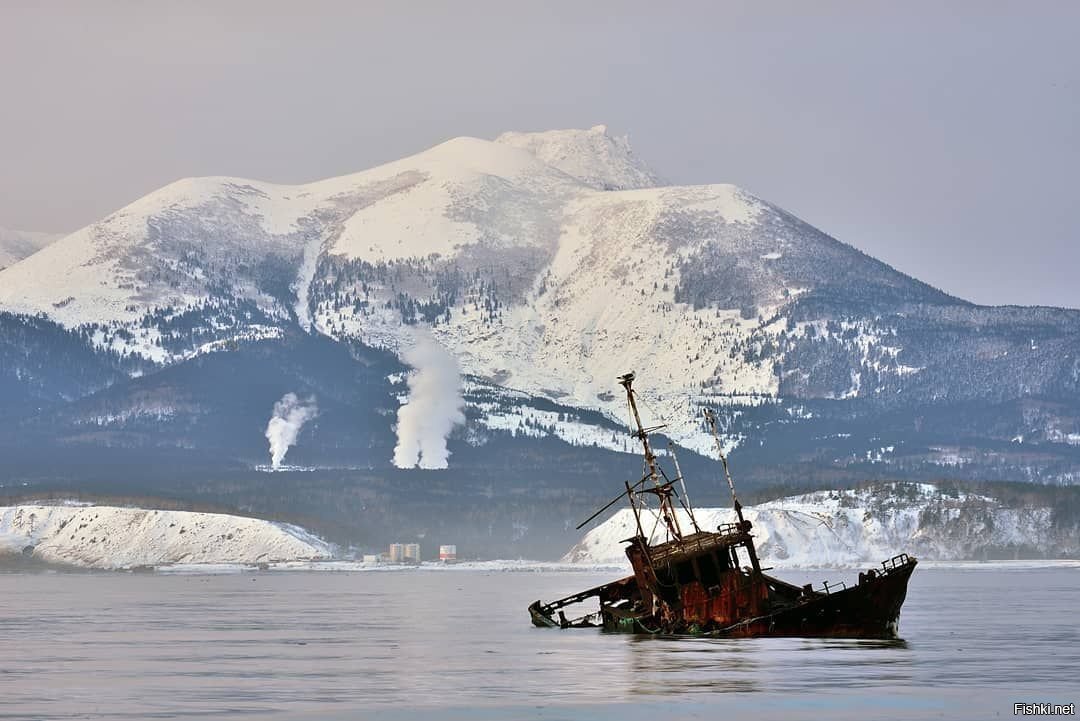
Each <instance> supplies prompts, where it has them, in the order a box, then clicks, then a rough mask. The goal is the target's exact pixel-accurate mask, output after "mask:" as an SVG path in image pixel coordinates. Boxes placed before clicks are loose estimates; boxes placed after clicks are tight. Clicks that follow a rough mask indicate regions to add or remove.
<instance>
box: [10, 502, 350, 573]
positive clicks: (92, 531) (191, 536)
mask: <svg viewBox="0 0 1080 721" xmlns="http://www.w3.org/2000/svg"><path fill="white" fill-rule="evenodd" d="M0 553H17V554H18V553H21V554H24V555H28V556H31V557H33V558H34V559H38V560H41V561H44V562H47V563H58V564H66V565H73V566H81V567H85V568H101V569H122V568H134V567H139V566H157V565H164V564H179V563H183V564H207V563H215V564H222V563H228V564H240V563H264V562H266V563H269V562H273V561H297V560H322V559H327V558H330V557H331V555H332V553H331V548H330V546H329V545H328V544H327V543H326V542H325V541H323V540H321V539H319V538H317V537H315V536H313V535H311V534H310V533H307V532H306V531H304V530H303V529H301V528H299V527H297V526H291V525H287V524H281V523H273V522H270V521H263V520H259V519H255V518H244V517H241V516H231V515H226V514H220V513H195V512H189V511H155V510H145V509H139V508H119V507H115V506H86V505H19V506H7V507H0Z"/></svg>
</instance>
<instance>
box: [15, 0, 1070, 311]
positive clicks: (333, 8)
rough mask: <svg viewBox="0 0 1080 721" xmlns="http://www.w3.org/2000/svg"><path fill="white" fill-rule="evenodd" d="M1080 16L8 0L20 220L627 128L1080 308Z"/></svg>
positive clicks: (988, 277)
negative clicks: (469, 138)
mask: <svg viewBox="0 0 1080 721" xmlns="http://www.w3.org/2000/svg"><path fill="white" fill-rule="evenodd" d="M1077 20H1080V6H1077V5H1074V4H1070V3H1054V2H1040V3H1037V4H1020V3H995V4H992V5H991V4H985V3H951V4H949V5H947V6H938V5H936V4H931V3H915V4H913V5H912V4H908V5H903V6H897V5H892V4H884V3H858V4H855V3H831V2H830V3H815V4H813V5H812V6H810V5H804V4H798V3H771V4H767V5H759V4H756V3H744V2H733V3H723V4H720V5H713V4H706V3H681V4H677V5H676V6H674V7H671V6H667V7H664V8H661V7H658V6H654V5H651V4H645V3H594V4H590V5H588V6H583V7H579V6H577V5H574V4H569V3H555V4H546V5H544V6H542V7H540V6H508V7H507V6H503V5H500V4H497V3H486V2H485V3H470V4H468V5H464V6H463V5H454V6H451V5H443V4H430V5H416V4H413V5H405V6H398V5H394V4H388V3H387V4H384V3H367V4H363V5H353V4H348V3H336V2H322V3H318V4H315V5H311V6H304V8H300V6H298V5H290V4H287V3H245V2H237V3H232V4H229V5H226V6H218V5H216V4H213V3H208V2H194V3H184V4H177V3H174V4H154V5H141V4H137V3H129V2H119V1H117V2H101V3H95V4H93V5H89V4H87V5H82V4H78V3H63V2H58V3H48V4H37V3H29V2H11V3H5V4H4V5H3V6H0V59H2V61H3V62H2V68H0V79H2V80H3V85H4V88H5V101H6V104H7V105H8V108H9V112H7V113H5V114H4V115H3V116H0V141H2V142H3V143H4V147H3V151H4V152H3V154H2V156H0V157H3V158H4V167H5V172H4V173H2V174H0V226H2V227H8V228H19V229H24V230H39V231H48V232H61V231H71V230H74V229H76V228H78V227H81V226H83V225H86V224H88V223H91V222H94V221H96V220H98V219H100V218H102V217H104V216H106V215H107V214H109V213H110V212H112V211H114V210H116V209H117V208H120V207H122V206H123V205H125V204H127V203H130V202H132V201H134V200H136V199H137V198H139V197H141V196H142V195H145V194H146V193H149V192H151V191H153V190H155V189H156V188H159V187H161V186H163V185H165V184H167V183H169V182H171V181H173V180H175V179H177V178H180V177H187V176H199V175H232V176H240V177H247V178H254V179H259V180H265V181H269V182H280V183H299V182H306V181H311V180H316V179H320V178H325V177H329V176H333V175H341V174H345V173H350V172H355V171H359V170H363V169H366V168H369V167H372V166H374V165H377V164H379V163H382V162H386V161H390V160H393V159H396V158H398V157H402V156H405V155H409V154H413V153H416V152H419V151H422V150H424V149H425V148H427V147H430V146H432V145H435V144H437V143H439V142H442V141H444V140H446V139H448V138H451V137H455V136H459V135H473V136H477V137H483V138H489V139H490V138H494V137H495V136H497V135H498V134H499V133H501V132H503V131H505V130H544V129H552V128H564V127H581V128H584V127H589V126H592V125H595V124H598V123H604V124H607V125H608V126H609V128H610V130H611V132H612V134H617V135H621V134H628V135H629V136H630V139H631V142H632V144H633V146H634V148H635V150H636V152H637V154H638V155H639V156H640V157H641V158H642V159H643V160H644V161H645V162H646V163H648V164H649V165H650V166H651V167H652V168H653V169H654V170H655V171H656V172H658V173H659V174H660V175H661V176H663V177H664V178H665V179H666V180H667V181H668V182H670V183H672V184H697V183H720V182H730V183H734V184H737V185H740V186H742V187H744V188H746V189H747V190H749V191H750V192H752V193H755V194H756V195H759V196H760V197H762V198H764V199H766V200H768V201H770V202H772V203H775V204H777V205H779V206H781V207H783V208H785V209H787V210H789V211H791V212H792V213H795V214H796V215H798V216H799V217H801V218H803V219H804V220H805V221H807V222H808V223H810V224H812V225H814V226H816V227H818V228H820V229H822V230H824V231H825V232H827V233H829V234H831V235H833V236H835V237H836V238H838V239H840V240H842V241H844V242H846V243H849V244H851V245H854V246H855V247H857V248H859V249H861V250H863V251H864V252H866V253H868V254H870V255H873V256H874V257H877V258H879V259H881V260H883V261H885V262H887V263H889V264H890V265H893V266H894V267H896V268H897V269H898V270H901V271H903V272H905V273H907V274H909V275H912V276H915V277H917V278H919V279H920V280H924V281H926V282H928V283H930V284H932V285H934V286H937V287H939V288H941V289H943V290H945V291H946V292H949V293H951V294H954V295H957V296H960V297H962V298H966V299H969V300H972V301H975V302H980V303H988V304H1010V303H1012V304H1045V305H1062V306H1071V307H1080V290H1078V289H1077V288H1076V286H1075V283H1074V281H1073V277H1072V275H1073V271H1072V269H1073V267H1074V266H1075V265H1076V264H1077V262H1078V261H1080V244H1077V243H1076V242H1075V240H1076V237H1077V227H1078V221H1077V220H1076V218H1075V215H1074V214H1073V213H1072V205H1073V203H1074V196H1075V192H1074V187H1075V181H1074V180H1073V177H1072V172H1073V168H1074V167H1076V166H1077V165H1078V162H1080V137H1078V136H1080V92H1078V85H1077V80H1078V79H1080V78H1078V75H1080V50H1078V49H1077V48H1076V44H1075V42H1073V41H1072V37H1071V36H1072V34H1073V33H1072V30H1073V28H1075V27H1077Z"/></svg>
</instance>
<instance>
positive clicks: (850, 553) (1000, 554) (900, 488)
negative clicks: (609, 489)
mask: <svg viewBox="0 0 1080 721" xmlns="http://www.w3.org/2000/svg"><path fill="white" fill-rule="evenodd" d="M743 514H744V517H745V518H746V519H747V520H749V521H750V522H751V523H753V525H754V529H753V533H754V536H755V542H756V544H757V549H758V555H759V556H760V557H761V559H762V564H763V565H765V566H775V567H778V568H785V567H788V568H798V567H803V568H813V567H829V566H845V567H851V566H862V565H866V564H868V563H869V564H876V563H878V562H880V561H882V560H885V559H888V558H891V557H892V556H894V555H896V554H897V553H908V554H911V555H914V556H916V557H918V558H920V559H925V560H942V561H946V560H965V559H972V558H985V557H987V556H989V557H991V558H1009V557H1011V556H1010V555H1009V554H1010V553H1015V552H1017V551H1019V552H1021V553H1031V552H1032V551H1034V552H1037V553H1042V554H1045V555H1049V556H1052V557H1053V556H1059V555H1061V556H1071V555H1075V554H1076V553H1077V551H1078V550H1080V549H1078V546H1080V544H1078V542H1077V541H1076V539H1072V541H1071V548H1070V547H1068V541H1067V540H1064V541H1063V539H1062V538H1060V537H1059V534H1058V533H1057V532H1056V531H1055V529H1054V528H1053V518H1052V515H1053V514H1052V511H1051V509H1049V508H1038V507H1036V508H1023V509H1017V508H1007V507H1005V506H1004V505H1003V504H1002V503H1000V502H999V501H996V500H995V499H993V498H989V497H986V496H978V495H973V494H968V493H962V492H957V493H950V492H943V491H941V490H940V489H938V488H937V487H936V486H934V485H930V484H898V483H890V484H883V485H880V486H875V487H872V488H862V489H857V490H845V491H823V492H818V493H811V494H807V495H802V496H793V497H789V498H782V499H780V500H776V501H770V502H768V503H763V504H761V505H758V506H748V507H745V508H744V509H743ZM695 516H696V518H697V520H698V523H699V525H700V526H701V529H702V530H715V529H716V527H717V526H719V525H720V524H723V523H731V522H733V521H734V520H735V514H734V511H732V510H731V509H730V508H701V509H696V510H695ZM654 520H655V519H654V518H653V517H651V516H648V528H647V529H646V531H647V532H649V531H651V530H652V529H653V525H654ZM680 524H681V525H682V527H683V529H684V531H685V530H686V529H689V528H690V521H689V519H688V518H687V516H686V514H685V513H684V512H682V511H681V510H680ZM636 533H637V531H636V529H635V525H634V517H633V514H632V513H631V512H630V510H629V509H624V510H621V511H619V512H618V513H616V514H615V515H614V516H612V517H611V518H610V519H608V520H607V521H605V522H604V523H602V524H601V525H599V526H597V527H596V528H594V529H592V530H591V531H589V532H588V533H586V534H585V536H584V537H583V538H582V539H581V541H579V542H578V543H577V544H576V545H575V546H574V547H573V548H571V549H570V551H569V552H568V553H567V554H566V556H565V557H564V558H563V560H564V561H567V562H576V563H586V564H601V563H611V564H624V565H626V564H627V561H626V555H625V552H624V550H623V549H624V547H625V544H624V543H622V541H624V540H626V539H628V538H631V537H633V536H634V535H636ZM663 533H664V529H663V524H659V527H658V528H657V529H656V530H655V532H654V535H653V539H654V541H662V540H664V536H663ZM1063 543H1064V545H1063Z"/></svg>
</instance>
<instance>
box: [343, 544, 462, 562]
mask: <svg viewBox="0 0 1080 721" xmlns="http://www.w3.org/2000/svg"><path fill="white" fill-rule="evenodd" d="M423 560H424V558H423V556H422V555H421V551H420V544H419V543H391V544H390V547H389V548H388V549H387V550H386V552H385V553H380V554H377V555H376V554H364V556H363V561H364V563H415V564H417V565H419V564H420V562H421V561H423ZM439 560H440V561H442V562H444V563H453V562H454V561H457V546H455V545H453V544H444V545H442V546H439Z"/></svg>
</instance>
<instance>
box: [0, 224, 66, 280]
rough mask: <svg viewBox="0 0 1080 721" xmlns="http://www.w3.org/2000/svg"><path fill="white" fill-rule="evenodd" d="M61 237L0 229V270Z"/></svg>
mask: <svg viewBox="0 0 1080 721" xmlns="http://www.w3.org/2000/svg"><path fill="white" fill-rule="evenodd" d="M63 237H64V236H63V235H62V234H58V233H37V232H32V231H25V230H11V229H9V228H0V270H3V269H4V268H6V267H8V266H9V265H14V264H15V263H18V262H19V261H20V260H22V259H23V258H27V257H29V256H31V255H33V254H34V253H36V252H38V251H39V250H41V249H42V248H44V247H45V246H47V245H49V244H50V243H55V242H56V241H57V240H59V239H60V238H63Z"/></svg>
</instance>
